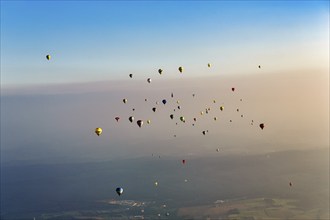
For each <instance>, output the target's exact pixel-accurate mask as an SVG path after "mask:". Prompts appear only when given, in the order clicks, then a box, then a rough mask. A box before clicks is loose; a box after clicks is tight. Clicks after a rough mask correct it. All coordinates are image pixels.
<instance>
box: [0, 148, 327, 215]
mask: <svg viewBox="0 0 330 220" xmlns="http://www.w3.org/2000/svg"><path fill="white" fill-rule="evenodd" d="M328 165H329V149H328V148H326V149H324V148H323V149H315V150H301V151H299V150H292V151H283V152H276V153H268V154H260V155H243V154H242V155H221V153H219V154H218V156H216V157H209V158H192V159H190V160H188V161H187V163H186V164H185V165H182V164H181V161H180V159H179V158H174V157H172V158H166V157H165V158H164V157H161V158H159V157H158V156H150V157H146V158H139V159H131V160H128V159H127V160H112V161H104V162H93V163H71V164H70V163H67V164H35V165H25V166H23V165H7V166H2V167H1V186H2V193H1V201H2V203H1V219H33V218H35V219H139V218H144V219H155V218H157V219H219V218H220V219H221V218H222V219H265V218H270V219H297V220H298V219H329V166H328ZM155 181H157V182H158V186H155V184H154V182H155ZM290 182H292V186H289V183H290ZM118 186H121V187H123V188H124V190H125V191H124V193H123V195H122V196H120V197H119V196H118V195H117V194H116V192H115V188H116V187H118Z"/></svg>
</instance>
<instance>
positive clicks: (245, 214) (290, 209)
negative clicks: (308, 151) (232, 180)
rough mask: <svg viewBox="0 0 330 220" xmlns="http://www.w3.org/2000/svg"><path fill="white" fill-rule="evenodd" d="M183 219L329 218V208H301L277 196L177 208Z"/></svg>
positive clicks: (282, 219)
mask: <svg viewBox="0 0 330 220" xmlns="http://www.w3.org/2000/svg"><path fill="white" fill-rule="evenodd" d="M178 216H180V217H182V218H183V219H229V220H259V219H281V220H284V219H297V220H298V219H299V220H303V219H306V220H312V219H313V220H314V219H315V220H316V219H324V220H328V219H329V210H326V209H311V210H303V209H301V208H299V207H298V200H293V199H279V198H273V199H269V198H256V199H243V200H235V201H225V202H224V203H222V204H216V205H208V206H195V207H185V208H180V209H179V210H178Z"/></svg>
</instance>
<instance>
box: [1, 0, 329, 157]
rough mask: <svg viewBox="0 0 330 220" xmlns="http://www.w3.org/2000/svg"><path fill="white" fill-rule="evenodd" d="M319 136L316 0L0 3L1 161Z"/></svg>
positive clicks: (321, 82)
mask: <svg viewBox="0 0 330 220" xmlns="http://www.w3.org/2000/svg"><path fill="white" fill-rule="evenodd" d="M46 54H50V55H51V56H52V58H51V60H50V61H48V60H46V57H45V56H46ZM209 62H210V63H211V64H212V67H211V68H208V67H207V63H209ZM181 65H182V66H183V67H184V68H185V70H184V73H183V74H180V73H179V72H178V70H177V68H178V67H179V66H181ZM258 65H261V66H262V68H261V69H259V68H258ZM159 68H162V69H163V70H164V72H163V74H162V75H159V74H158V72H157V70H158V69H159ZM130 73H132V74H134V77H133V79H130V78H129V77H128V74H130ZM148 77H151V78H152V83H150V84H148V83H147V81H146V79H147V78H148ZM231 87H236V91H235V92H234V93H233V92H232V91H231ZM171 92H173V93H174V96H175V97H174V98H173V99H172V98H171V97H170V95H171ZM193 93H196V97H195V98H193V97H192V94H193ZM123 98H127V99H128V100H129V101H128V103H127V104H123V103H122V99H123ZM145 98H148V102H145V101H144V99H145ZM162 99H167V100H168V103H167V104H166V105H165V106H164V105H162V104H161V100H162ZM213 99H215V100H216V103H213ZM240 99H242V100H243V101H240ZM177 100H180V106H181V108H182V109H181V110H178V109H177V106H178V104H177V103H176V101H177ZM156 101H158V102H159V103H160V104H158V105H156ZM220 105H224V106H225V111H224V112H221V111H220V110H219V106H220ZM152 107H157V108H158V110H157V112H156V113H154V112H152V110H151V109H152ZM207 107H211V109H212V110H211V112H210V114H208V115H204V116H200V111H204V112H205V108H207ZM133 108H136V111H134V112H133V110H132V109H133ZM237 108H239V109H240V111H239V112H237ZM174 109H176V111H175V112H174ZM171 113H174V114H175V120H171V119H170V118H169V115H170V114H171ZM241 114H243V115H244V117H241ZM131 115H133V116H134V117H135V119H136V120H138V119H143V120H144V122H145V125H144V127H143V128H141V129H140V128H138V127H137V125H136V124H135V122H134V123H133V124H131V123H129V122H128V117H129V116H131ZM116 116H120V117H121V119H120V122H119V123H116V121H115V120H114V117H116ZM180 116H184V117H186V120H187V123H186V124H183V123H182V122H180V121H179V120H178V118H179V117H180ZM194 117H197V118H198V119H197V122H196V125H195V126H192V123H193V121H192V119H193V118H194ZM214 117H218V120H217V121H214V119H213V118H214ZM147 119H150V120H151V124H150V125H147V124H146V120H147ZM229 120H233V122H232V123H231V122H229ZM252 120H254V125H253V126H252V125H251V121H252ZM176 122H178V125H176V124H175V123H176ZM259 123H265V125H266V128H265V129H264V130H263V131H261V129H260V128H259ZM99 126H100V127H102V128H103V129H104V133H103V134H102V135H101V136H100V137H97V136H96V135H95V134H94V133H93V131H94V129H95V127H99ZM203 130H209V131H210V132H209V134H208V135H205V136H203V135H202V133H201V132H202V131H203ZM328 134H329V2H328V1H289V2H286V1H280V2H277V1H276V2H275V1H274V2H272V1H265V2H262V1H254V2H252V1H249V2H245V1H244V2H243V1H242V2H240V1H234V2H227V1H219V2H214V1H208V2H202V1H201V2H198V1H192V2H186V1H183V2H174V1H164V2H152V1H146V2H132V1H127V2H117V1H109V2H108V1H98V2H94V1H93V2H92V1H82V2H78V1H69V2H66V1H60V2H57V1H46V2H41V1H35V2H33V1H28V2H24V1H1V157H2V161H5V162H10V161H15V160H16V161H18V160H49V159H50V158H52V159H54V158H55V159H58V158H61V159H62V161H63V158H64V159H68V160H71V159H72V158H80V159H81V158H89V159H90V158H105V159H110V158H118V157H135V156H146V155H151V154H153V153H154V154H161V155H167V156H174V155H185V156H187V155H190V156H194V155H212V154H214V152H215V149H216V148H218V147H220V148H222V149H223V151H224V152H225V153H233V152H239V153H251V152H253V153H256V152H270V151H280V150H284V149H297V148H298V149H299V148H318V147H326V146H327V147H328V146H329V135H328ZM174 135H177V138H174Z"/></svg>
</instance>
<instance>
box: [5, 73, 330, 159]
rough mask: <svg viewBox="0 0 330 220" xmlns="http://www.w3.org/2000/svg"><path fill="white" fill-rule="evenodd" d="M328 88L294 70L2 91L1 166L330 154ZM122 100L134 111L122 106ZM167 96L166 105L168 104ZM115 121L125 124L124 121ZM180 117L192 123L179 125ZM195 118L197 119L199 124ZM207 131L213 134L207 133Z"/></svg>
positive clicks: (323, 79) (320, 78)
mask: <svg viewBox="0 0 330 220" xmlns="http://www.w3.org/2000/svg"><path fill="white" fill-rule="evenodd" d="M138 77H139V76H137V78H138ZM328 82H329V80H328V75H327V73H326V72H325V71H323V72H322V71H318V72H317V71H314V72H313V74H309V73H308V72H298V71H297V72H292V73H288V72H286V73H278V74H269V73H267V74H263V73H262V72H261V73H259V74H254V75H250V76H244V75H243V76H227V75H224V76H217V77H209V78H183V77H182V78H178V79H173V80H164V79H162V78H161V77H160V76H155V77H154V78H153V82H152V83H151V84H148V83H147V82H146V81H145V80H138V79H132V80H126V81H113V82H111V81H109V82H96V83H88V84H73V85H71V84H69V85H49V86H48V87H36V88H37V89H35V88H34V90H31V89H29V88H25V90H24V89H21V90H19V89H15V90H10V89H3V90H2V97H1V121H2V123H1V150H2V155H1V163H7V162H10V163H12V162H14V161H16V162H18V161H21V162H23V161H33V160H39V161H42V162H46V161H47V162H51V161H53V162H56V161H62V162H64V161H66V162H70V161H77V162H78V161H93V160H108V159H113V158H118V157H119V158H121V157H122V158H135V157H144V156H148V155H151V154H155V155H156V154H161V155H167V156H177V155H191V156H193V155H195V156H197V157H198V156H210V155H213V154H214V149H216V148H222V154H227V153H244V154H246V153H247V154H256V153H263V152H273V151H282V150H288V149H306V148H314V147H315V146H319V147H328V146H329V138H328V133H329V123H328V122H329V114H328V112H329V93H328V88H329V87H328ZM119 85H120V86H119ZM231 87H235V88H236V91H235V92H232V91H231V90H230V89H231ZM172 92H173V94H174V98H171V93H172ZM192 94H196V96H195V97H194V98H193V97H192ZM124 98H127V99H128V103H127V104H124V103H123V102H122V99H124ZM145 98H147V99H148V101H147V102H145V101H144V99H145ZM162 99H166V100H167V101H168V103H167V104H166V105H163V104H162V103H161V100H162ZM240 99H242V101H240ZM177 100H179V101H180V104H177V103H176V101H177ZM213 100H216V103H213ZM156 102H159V104H158V105H157V104H156ZM221 105H223V106H224V107H225V110H224V111H223V112H221V111H220V110H219V106H221ZM177 106H180V107H181V109H180V110H179V109H177ZM153 107H157V111H156V112H153V111H152V110H151V109H152V108H153ZM208 107H210V108H211V111H210V112H209V114H205V113H204V115H203V116H201V115H200V111H204V112H205V108H208ZM133 108H134V109H135V111H133V110H132V109H133ZM174 109H176V110H175V111H174ZM237 109H239V112H237V111H236V110H237ZM170 114H174V120H171V119H170V117H169V116H170ZM241 115H243V116H244V117H243V118H242V117H241ZM116 116H119V117H120V120H119V122H118V123H117V122H116V121H115V119H114V118H115V117H116ZM129 116H134V117H135V121H136V120H138V119H143V120H144V121H145V125H144V126H143V127H142V128H141V129H139V128H138V126H137V125H136V123H135V122H133V123H130V122H129V121H128V117H129ZM180 116H184V117H185V118H186V121H187V122H186V123H182V122H180V120H179V117H180ZM194 117H196V118H197V121H196V123H195V126H192V124H193V123H194V121H193V118H194ZM214 117H218V119H217V121H214V120H213V118H214ZM147 119H150V120H151V124H150V125H147V124H146V120H147ZM230 120H232V122H231V123H230ZM251 120H254V125H253V126H252V125H251ZM176 123H178V124H177V125H176ZM259 123H265V125H266V129H264V130H261V129H260V128H259V127H258V125H259ZM95 127H102V128H103V130H104V133H103V134H102V136H100V137H97V136H95V134H94V133H93V130H94V128H95ZM203 130H209V133H208V134H207V135H205V136H203V135H202V133H201V132H202V131H203ZM174 135H176V138H174V137H173V136H174Z"/></svg>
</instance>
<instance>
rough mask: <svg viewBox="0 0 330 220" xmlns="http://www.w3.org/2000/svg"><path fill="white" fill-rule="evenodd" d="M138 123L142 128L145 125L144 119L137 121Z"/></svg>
mask: <svg viewBox="0 0 330 220" xmlns="http://www.w3.org/2000/svg"><path fill="white" fill-rule="evenodd" d="M136 123H137V125H138V126H139V127H140V128H141V127H142V125H143V121H142V120H138V121H137V122H136Z"/></svg>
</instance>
